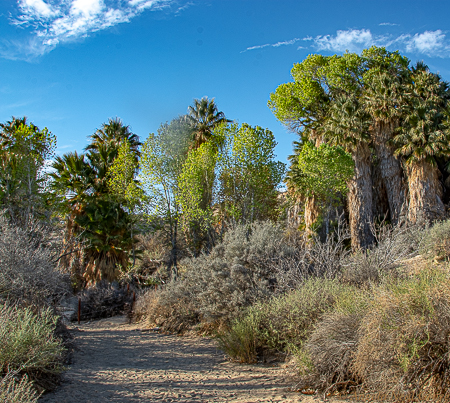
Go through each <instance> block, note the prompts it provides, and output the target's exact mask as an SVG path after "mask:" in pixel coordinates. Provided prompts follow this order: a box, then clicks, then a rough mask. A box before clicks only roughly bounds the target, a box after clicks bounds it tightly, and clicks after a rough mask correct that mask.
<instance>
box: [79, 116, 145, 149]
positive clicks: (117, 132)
mask: <svg viewBox="0 0 450 403" xmlns="http://www.w3.org/2000/svg"><path fill="white" fill-rule="evenodd" d="M90 139H91V142H90V144H89V145H88V146H87V147H86V148H85V151H90V150H93V151H96V150H98V148H99V147H100V145H102V144H109V145H111V146H115V147H116V148H117V149H119V146H120V145H121V144H122V143H123V142H124V141H128V143H129V145H130V149H131V151H133V152H134V153H135V155H136V158H137V157H139V147H140V146H141V145H142V143H141V142H140V141H139V136H138V135H137V134H134V133H132V132H131V131H130V126H126V125H124V124H123V122H122V120H120V119H119V118H115V119H109V120H108V123H103V125H102V127H101V128H100V129H98V130H97V131H96V132H95V133H94V134H92V135H91V136H90Z"/></svg>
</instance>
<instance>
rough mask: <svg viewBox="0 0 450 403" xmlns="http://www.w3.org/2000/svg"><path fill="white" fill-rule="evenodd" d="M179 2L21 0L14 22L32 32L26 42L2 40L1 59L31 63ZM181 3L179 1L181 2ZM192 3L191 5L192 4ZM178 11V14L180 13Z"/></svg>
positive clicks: (143, 0)
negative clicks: (84, 39)
mask: <svg viewBox="0 0 450 403" xmlns="http://www.w3.org/2000/svg"><path fill="white" fill-rule="evenodd" d="M175 2H176V0H18V2H17V4H18V6H17V7H18V8H17V15H15V16H11V18H10V22H11V23H12V24H14V25H18V26H22V27H23V28H27V29H29V30H31V32H30V36H28V37H27V38H26V39H25V40H22V41H19V40H16V39H15V40H10V41H7V40H2V41H1V42H0V56H1V57H5V58H9V59H25V60H30V59H33V58H36V57H39V56H42V55H44V54H46V53H48V52H50V51H51V50H52V49H54V48H55V47H56V46H57V45H58V44H61V43H65V42H70V41H75V40H77V39H79V38H85V37H87V36H89V35H90V34H91V33H93V32H96V31H100V30H103V29H107V28H109V27H112V26H114V25H117V24H120V23H124V22H129V21H130V20H131V19H132V18H133V17H135V16H137V15H138V14H140V13H142V12H143V11H144V10H161V9H163V8H166V7H170V6H171V5H172V4H173V3H175ZM177 3H178V2H177ZM188 4H189V3H188ZM179 10H180V8H178V10H177V11H179Z"/></svg>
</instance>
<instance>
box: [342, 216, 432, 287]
mask: <svg viewBox="0 0 450 403" xmlns="http://www.w3.org/2000/svg"><path fill="white" fill-rule="evenodd" d="M373 233H374V235H375V238H376V244H375V246H373V247H372V248H370V249H368V250H366V251H356V252H355V253H353V254H348V255H346V257H345V259H343V261H342V280H343V281H345V282H349V283H351V284H356V285H359V286H361V285H364V284H368V283H377V282H379V281H380V279H381V278H382V277H383V276H384V275H387V274H391V275H392V274H396V272H398V270H397V269H399V268H401V267H402V262H403V261H404V260H405V259H409V258H412V257H414V256H417V255H418V254H419V251H420V250H421V247H422V243H423V236H424V229H423V227H421V226H419V225H406V224H399V225H396V226H391V225H385V224H382V225H380V226H378V227H374V228H373Z"/></svg>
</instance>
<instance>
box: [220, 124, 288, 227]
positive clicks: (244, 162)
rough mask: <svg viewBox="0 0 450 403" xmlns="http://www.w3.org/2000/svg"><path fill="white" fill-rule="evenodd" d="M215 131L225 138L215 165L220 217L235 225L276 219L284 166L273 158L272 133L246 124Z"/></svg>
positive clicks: (274, 144)
mask: <svg viewBox="0 0 450 403" xmlns="http://www.w3.org/2000/svg"><path fill="white" fill-rule="evenodd" d="M216 131H217V133H218V135H220V136H221V137H223V138H224V139H225V142H224V145H223V147H222V151H221V153H220V155H219V164H218V165H219V166H218V169H219V171H220V173H219V174H218V176H219V183H218V203H219V204H220V206H221V207H220V209H221V213H222V216H223V219H224V220H228V219H231V220H232V222H233V224H234V225H236V224H237V223H252V222H255V221H257V220H264V219H274V218H276V214H277V203H278V191H277V189H278V186H279V184H280V182H281V179H282V177H283V175H284V172H285V165H284V164H283V163H282V162H279V161H275V154H274V149H275V146H276V144H277V143H276V141H275V137H274V135H273V133H272V132H271V131H270V130H267V129H263V128H261V127H259V126H256V127H251V126H250V125H248V124H246V123H244V124H243V125H242V126H240V127H239V125H238V124H231V125H227V126H222V127H220V128H217V129H216Z"/></svg>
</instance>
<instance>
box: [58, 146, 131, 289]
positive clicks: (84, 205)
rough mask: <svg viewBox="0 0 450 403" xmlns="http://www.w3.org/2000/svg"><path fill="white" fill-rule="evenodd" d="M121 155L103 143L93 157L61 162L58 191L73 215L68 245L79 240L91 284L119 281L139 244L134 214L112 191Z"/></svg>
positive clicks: (85, 275)
mask: <svg viewBox="0 0 450 403" xmlns="http://www.w3.org/2000/svg"><path fill="white" fill-rule="evenodd" d="M116 154H117V149H116V146H115V145H111V144H108V143H106V144H103V143H100V144H98V145H97V146H96V149H95V150H90V151H89V153H88V154H87V155H83V154H81V155H78V154H77V153H69V154H65V155H64V156H63V157H57V158H56V159H55V162H54V163H53V169H54V172H53V173H52V174H51V176H52V178H53V184H52V185H53V189H54V190H55V191H56V192H58V193H59V194H60V195H62V196H63V200H64V202H63V205H64V206H65V211H66V212H68V213H69V214H68V217H67V230H66V241H67V242H72V240H73V238H74V237H78V238H79V239H80V242H79V243H78V246H79V247H80V249H81V251H82V252H81V256H80V257H81V260H82V264H81V273H75V274H81V276H82V277H83V279H84V281H85V282H87V283H88V284H90V283H95V282H97V281H100V280H107V281H114V280H116V279H117V276H118V275H119V273H120V269H126V266H127V263H128V256H129V253H130V251H131V248H132V246H133V244H134V242H135V240H134V237H133V236H132V234H131V230H130V219H131V218H130V215H129V214H128V213H127V212H126V211H125V210H124V208H123V206H122V205H121V203H120V201H118V200H117V199H116V198H115V197H114V195H111V194H110V193H109V191H108V183H107V182H108V172H109V167H110V166H111V164H112V162H113V161H114V158H115V156H116Z"/></svg>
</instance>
